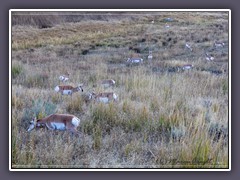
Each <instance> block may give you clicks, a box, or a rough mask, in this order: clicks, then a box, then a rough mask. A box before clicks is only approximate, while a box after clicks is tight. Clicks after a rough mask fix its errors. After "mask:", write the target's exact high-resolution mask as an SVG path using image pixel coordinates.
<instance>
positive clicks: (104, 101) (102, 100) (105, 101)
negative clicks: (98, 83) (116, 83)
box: [98, 97, 109, 103]
mask: <svg viewBox="0 0 240 180" xmlns="http://www.w3.org/2000/svg"><path fill="white" fill-rule="evenodd" d="M98 99H99V101H100V102H102V103H108V101H109V99H108V98H107V97H99V98H98Z"/></svg>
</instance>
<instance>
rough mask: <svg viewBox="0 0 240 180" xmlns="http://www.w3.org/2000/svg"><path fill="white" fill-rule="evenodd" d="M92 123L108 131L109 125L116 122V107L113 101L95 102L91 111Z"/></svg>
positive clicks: (111, 125)
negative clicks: (106, 102)
mask: <svg viewBox="0 0 240 180" xmlns="http://www.w3.org/2000/svg"><path fill="white" fill-rule="evenodd" d="M91 117H92V118H93V124H94V125H95V126H96V125H98V126H100V127H101V128H102V129H103V130H105V131H108V129H109V128H110V127H113V126H115V125H117V124H118V120H119V115H118V109H117V107H116V106H114V104H113V103H109V104H107V105H106V104H102V103H99V104H97V105H96V106H95V107H94V108H93V109H92V112H91Z"/></svg>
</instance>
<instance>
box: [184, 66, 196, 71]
mask: <svg viewBox="0 0 240 180" xmlns="http://www.w3.org/2000/svg"><path fill="white" fill-rule="evenodd" d="M193 67H194V66H193V65H192V64H186V65H183V66H182V70H184V71H185V70H190V69H192V68H193Z"/></svg>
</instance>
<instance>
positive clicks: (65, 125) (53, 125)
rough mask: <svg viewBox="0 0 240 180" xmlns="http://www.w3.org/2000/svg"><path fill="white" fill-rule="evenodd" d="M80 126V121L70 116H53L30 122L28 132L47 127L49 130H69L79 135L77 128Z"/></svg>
mask: <svg viewBox="0 0 240 180" xmlns="http://www.w3.org/2000/svg"><path fill="white" fill-rule="evenodd" d="M79 125H80V119H79V118H77V117H76V116H74V115H70V114H51V115H49V116H47V117H45V118H42V119H37V118H36V117H35V118H34V119H33V120H32V121H30V126H29V128H28V130H27V131H28V132H30V131H32V130H33V129H34V128H41V127H46V128H47V129H49V130H63V131H65V130H67V131H71V132H73V133H75V134H79V132H78V131H77V127H78V126H79Z"/></svg>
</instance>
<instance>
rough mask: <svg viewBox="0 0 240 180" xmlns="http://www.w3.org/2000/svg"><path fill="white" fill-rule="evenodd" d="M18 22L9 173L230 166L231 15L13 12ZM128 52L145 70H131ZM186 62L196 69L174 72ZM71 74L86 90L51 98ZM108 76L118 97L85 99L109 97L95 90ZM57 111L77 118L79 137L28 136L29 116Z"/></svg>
mask: <svg viewBox="0 0 240 180" xmlns="http://www.w3.org/2000/svg"><path fill="white" fill-rule="evenodd" d="M168 17H170V18H172V20H171V21H170V22H167V23H168V24H169V25H170V28H165V23H166V21H167V19H166V18H168ZM12 19H13V26H12V67H11V68H12V81H11V83H12V95H11V103H12V110H11V111H12V117H11V133H12V136H11V142H12V144H11V148H12V151H11V157H12V167H13V168H126V167H127V168H228V165H229V164H228V162H229V159H228V153H229V152H228V121H229V119H228V113H229V112H228V93H229V92H228V89H229V87H228V85H229V83H228V61H229V59H228V31H229V29H228V14H227V13H226V12H154V13H153V12H152V13H143V12H141V13H135V15H133V13H131V14H130V13H112V14H109V13H102V15H101V14H100V15H99V13H98V14H97V13H96V14H94V13H72V14H71V15H69V14H57V15H56V14H55V15H53V14H48V15H43V14H40V15H39V14H30V13H27V14H26V13H25V15H21V13H17V12H15V14H13V16H12ZM152 19H154V21H155V22H154V24H151V21H152ZM214 40H218V41H222V42H224V43H225V46H224V47H223V48H215V47H214V45H213V44H214ZM186 42H188V43H190V44H191V45H192V47H193V52H191V51H189V50H188V49H186V48H185V43H186ZM149 50H152V51H153V60H152V62H148V61H146V59H147V55H148V51H149ZM204 52H208V53H209V54H211V55H212V56H214V57H215V59H214V61H213V62H208V61H206V60H205V55H204ZM132 56H138V57H141V58H143V59H144V63H143V65H140V66H126V64H125V60H126V59H127V58H128V57H132ZM184 64H193V65H194V68H193V69H192V70H190V71H188V72H177V71H176V67H178V66H182V65H184ZM67 71H68V72H70V73H71V75H70V81H69V82H68V84H70V85H74V86H75V85H77V84H79V83H84V85H85V86H84V92H78V93H75V94H73V96H72V97H71V96H63V97H61V95H60V94H57V93H56V92H54V87H55V86H56V85H59V83H60V82H59V80H58V77H59V75H61V74H63V73H65V72H67ZM106 78H111V79H114V80H116V87H115V88H113V91H114V92H116V93H117V94H118V96H119V99H118V101H117V102H111V103H109V104H101V103H94V102H86V100H85V99H86V98H85V95H86V93H87V92H89V91H92V90H95V91H97V92H100V91H110V90H109V89H108V90H104V89H101V87H99V86H96V84H97V82H99V81H101V80H102V79H106ZM52 113H70V114H74V115H76V116H77V117H79V118H80V119H81V126H80V128H79V129H78V130H79V131H80V132H81V133H82V136H81V137H77V136H74V135H72V134H71V133H69V132H62V131H55V132H51V131H49V130H46V129H37V130H33V131H32V132H31V133H27V132H26V129H27V128H28V123H29V121H30V119H31V118H32V117H33V116H37V117H38V118H41V117H45V116H46V115H49V114H52Z"/></svg>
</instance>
